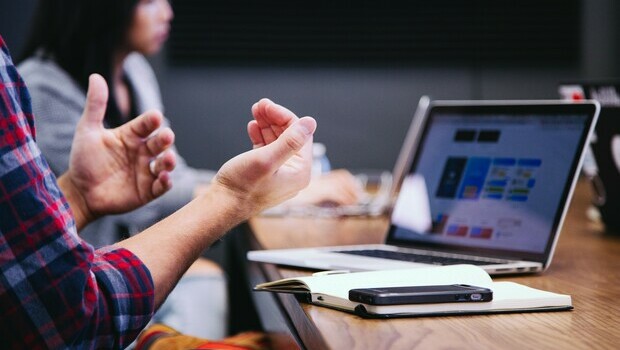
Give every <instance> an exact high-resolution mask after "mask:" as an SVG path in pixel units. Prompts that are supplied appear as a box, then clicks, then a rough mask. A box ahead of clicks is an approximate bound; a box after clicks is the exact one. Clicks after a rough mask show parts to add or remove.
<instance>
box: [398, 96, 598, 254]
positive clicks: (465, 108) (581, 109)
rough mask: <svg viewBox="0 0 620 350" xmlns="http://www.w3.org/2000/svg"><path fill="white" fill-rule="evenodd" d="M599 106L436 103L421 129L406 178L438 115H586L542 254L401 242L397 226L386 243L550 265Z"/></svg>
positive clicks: (553, 102) (550, 103) (526, 102)
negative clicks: (397, 233) (398, 237)
mask: <svg viewBox="0 0 620 350" xmlns="http://www.w3.org/2000/svg"><path fill="white" fill-rule="evenodd" d="M598 108H599V106H598V104H597V103H596V102H594V101H580V102H567V101H475V102H472V101H433V102H431V104H430V106H429V108H428V109H427V114H426V118H424V122H423V125H422V131H421V132H420V134H419V139H418V140H417V142H416V143H415V145H416V146H417V147H415V149H412V150H411V151H412V152H411V153H412V154H411V160H410V162H409V163H410V165H409V169H407V172H406V174H407V175H408V174H410V173H411V172H412V170H414V169H416V167H417V165H418V161H419V158H420V156H419V155H420V154H421V152H423V146H424V142H425V140H426V137H427V135H428V131H429V126H430V125H431V124H432V120H433V118H434V117H435V116H436V115H445V114H459V115H476V116H481V115H499V114H510V115H549V116H557V115H573V116H574V115H586V116H587V118H586V122H585V123H586V124H585V127H584V129H583V131H582V134H581V136H580V140H579V144H578V148H577V151H576V152H577V153H576V154H575V156H574V157H573V161H572V164H571V167H570V174H569V177H568V178H567V181H566V183H565V184H564V188H563V191H562V195H561V199H560V202H559V203H564V205H562V204H560V205H558V207H557V209H556V213H555V215H554V218H553V223H552V226H551V232H550V234H549V239H548V240H547V244H546V247H545V249H544V251H543V252H542V253H532V252H524V251H517V250H507V249H496V248H492V249H489V248H479V247H469V246H462V245H454V244H447V243H436V242H426V241H415V240H414V241H412V240H402V239H397V238H395V233H396V228H397V226H396V225H393V224H392V225H391V227H390V229H389V231H388V234H387V238H386V243H387V244H390V245H397V246H401V247H407V248H418V249H428V250H436V251H442V252H450V253H458V254H465V255H475V256H486V257H490V258H509V259H514V260H526V261H535V262H540V263H542V264H543V265H544V264H546V263H548V262H549V258H550V256H551V254H552V252H553V249H554V247H555V243H556V242H557V239H558V237H559V234H560V229H561V224H562V221H563V218H564V216H565V214H566V210H567V208H568V206H569V203H568V201H569V200H570V196H571V195H572V191H573V189H574V185H575V183H576V180H577V177H578V171H579V169H580V167H581V163H582V160H583V154H584V151H585V148H586V147H585V146H586V143H587V142H588V140H589V137H590V134H591V132H592V130H593V128H594V124H595V121H596V117H597V112H598Z"/></svg>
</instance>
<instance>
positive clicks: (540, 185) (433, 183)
mask: <svg viewBox="0 0 620 350" xmlns="http://www.w3.org/2000/svg"><path fill="white" fill-rule="evenodd" d="M598 111H599V105H598V103H597V102H593V101H581V102H575V103H572V102H562V101H475V102H474V101H469V102H467V101H435V102H432V103H431V104H430V106H429V108H428V110H427V113H426V114H425V116H424V118H422V119H423V120H422V121H421V122H420V124H419V132H417V133H416V140H415V141H414V142H411V144H410V146H411V148H410V154H409V157H410V158H409V159H410V160H409V161H408V163H409V164H410V165H409V166H408V171H406V176H405V177H404V180H403V181H402V185H401V188H400V191H399V195H398V199H397V201H396V204H395V206H394V209H393V210H392V213H391V227H390V228H389V232H388V233H387V236H386V242H385V244H379V245H355V246H340V247H320V248H302V249H282V250H263V251H251V252H249V253H248V259H250V260H254V261H262V262H269V263H276V264H283V265H291V266H298V267H305V268H313V269H324V270H340V269H346V270H350V271H360V270H382V269H396V268H411V267H415V266H420V267H422V266H428V265H429V264H431V265H450V264H463V263H466V264H475V265H478V266H480V267H482V268H484V269H485V270H486V271H487V272H489V273H490V274H501V273H524V272H538V271H543V270H544V269H546V268H547V267H548V266H549V264H550V262H551V258H552V256H553V251H554V248H555V245H556V242H557V240H558V236H559V233H560V229H561V227H562V222H563V219H564V216H565V214H566V211H567V208H568V205H569V203H570V198H571V196H572V192H573V189H574V186H575V184H576V180H577V176H578V173H579V168H580V166H581V163H582V159H583V155H584V150H585V148H586V145H587V144H588V139H589V137H590V134H591V133H592V130H593V128H594V125H595V123H596V119H597V117H598Z"/></svg>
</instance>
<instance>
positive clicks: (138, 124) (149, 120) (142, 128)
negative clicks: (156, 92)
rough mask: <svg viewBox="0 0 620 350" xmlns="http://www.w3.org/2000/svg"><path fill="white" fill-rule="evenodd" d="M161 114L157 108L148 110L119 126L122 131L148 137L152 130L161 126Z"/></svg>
mask: <svg viewBox="0 0 620 350" xmlns="http://www.w3.org/2000/svg"><path fill="white" fill-rule="evenodd" d="M162 121H163V116H162V115H161V112H159V111H157V110H152V111H148V112H146V113H144V114H142V115H140V116H138V117H136V118H134V119H133V120H130V121H129V122H127V123H126V124H125V125H122V126H121V128H122V130H123V132H129V133H132V134H133V135H136V136H138V137H140V138H145V137H148V136H149V135H150V134H152V133H153V131H155V130H157V128H159V127H160V126H161V123H162Z"/></svg>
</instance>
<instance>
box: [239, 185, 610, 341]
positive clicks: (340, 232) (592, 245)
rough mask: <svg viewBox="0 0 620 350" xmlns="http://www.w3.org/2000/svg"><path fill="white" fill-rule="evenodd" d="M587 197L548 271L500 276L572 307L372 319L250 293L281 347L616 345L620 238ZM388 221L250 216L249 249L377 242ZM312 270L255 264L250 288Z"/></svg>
mask: <svg viewBox="0 0 620 350" xmlns="http://www.w3.org/2000/svg"><path fill="white" fill-rule="evenodd" d="M589 196H590V191H589V187H588V186H587V184H586V183H584V182H580V183H579V185H578V187H577V191H576V193H575V196H574V197H573V202H572V204H571V208H570V209H569V212H568V216H567V219H566V221H565V224H564V228H563V230H562V233H561V236H560V240H559V243H558V246H557V249H556V254H555V257H554V260H553V262H552V264H551V267H550V268H549V269H548V270H547V271H546V272H544V273H542V274H536V275H526V276H509V277H495V278H494V279H495V280H510V281H515V282H518V283H522V284H525V285H528V286H531V287H534V288H539V289H544V290H549V291H552V292H557V293H563V294H570V295H571V296H572V298H573V305H574V307H575V309H574V310H573V311H567V312H541V313H521V314H502V315H479V316H460V317H452V316H449V317H424V318H407V319H392V320H367V319H362V318H360V317H358V316H355V315H350V314H347V313H344V312H340V311H335V310H331V309H328V308H324V307H319V306H314V305H309V304H305V303H300V302H298V301H297V299H295V298H294V297H293V296H292V295H288V294H271V293H264V292H254V296H255V302H256V303H257V309H258V314H259V316H260V318H261V321H262V325H263V327H264V328H265V329H266V330H267V331H268V332H272V335H273V340H274V342H275V344H276V346H277V347H280V348H308V349H327V348H329V349H438V348H452V349H550V348H553V349H618V348H620V235H611V234H606V233H604V228H603V226H602V225H601V224H597V223H594V222H592V221H591V220H588V219H587V218H586V214H585V213H586V209H587V207H588V203H589ZM618 214H619V215H620V213H618ZM387 225H388V222H387V219H385V218H382V219H363V218H347V219H325V218H254V219H252V220H251V221H250V225H249V227H250V228H251V230H252V233H253V234H252V235H251V237H250V238H251V245H250V247H251V248H252V249H256V248H259V247H262V248H264V249H274V248H291V247H302V246H321V245H336V244H355V243H376V242H381V241H382V239H383V234H384V232H385V230H386V227H387ZM308 273H309V272H308V271H304V270H297V269H291V268H285V267H282V266H275V265H272V264H262V263H250V276H251V278H250V281H249V282H250V284H251V285H254V284H255V283H258V282H262V281H265V280H275V279H279V278H283V277H293V276H298V275H300V274H308Z"/></svg>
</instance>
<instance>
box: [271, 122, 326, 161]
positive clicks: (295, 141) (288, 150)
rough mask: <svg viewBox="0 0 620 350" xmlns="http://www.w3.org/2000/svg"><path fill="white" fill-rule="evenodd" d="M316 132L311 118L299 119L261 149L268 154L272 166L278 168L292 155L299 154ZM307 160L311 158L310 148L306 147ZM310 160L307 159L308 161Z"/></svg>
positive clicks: (314, 123)
mask: <svg viewBox="0 0 620 350" xmlns="http://www.w3.org/2000/svg"><path fill="white" fill-rule="evenodd" d="M315 130H316V121H315V120H314V119H313V118H311V117H304V118H301V119H299V120H298V121H297V122H296V123H294V124H293V125H291V126H290V127H288V129H286V130H285V131H284V133H283V134H282V135H280V137H279V138H278V139H277V140H275V141H274V142H272V143H271V144H269V145H267V146H265V147H263V148H262V149H264V150H265V152H267V153H268V156H267V157H268V158H269V159H270V161H271V162H272V164H273V165H274V166H275V167H276V168H279V167H280V166H281V165H282V164H284V162H286V161H287V160H288V159H289V158H290V157H291V156H293V154H295V153H296V152H299V151H300V150H301V149H302V148H303V147H304V146H307V145H308V144H309V141H311V140H312V135H313V134H314V131H315ZM307 148H308V149H309V151H308V152H307V153H308V154H307V156H308V158H311V157H312V154H311V150H310V147H309V146H307ZM310 160H311V159H309V161H310Z"/></svg>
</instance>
